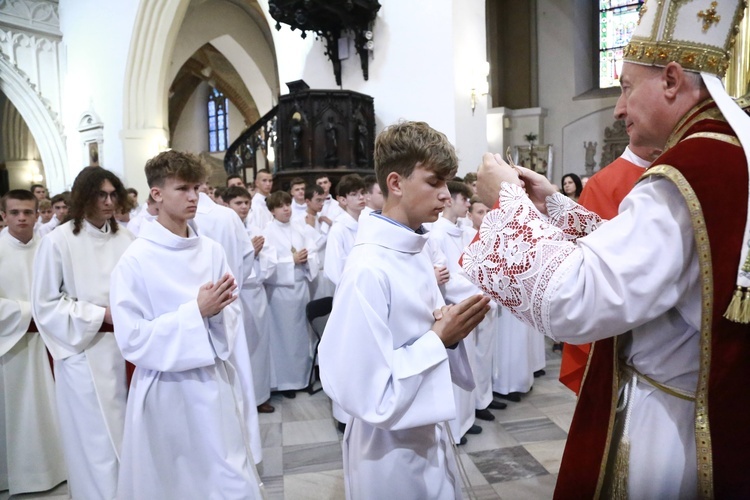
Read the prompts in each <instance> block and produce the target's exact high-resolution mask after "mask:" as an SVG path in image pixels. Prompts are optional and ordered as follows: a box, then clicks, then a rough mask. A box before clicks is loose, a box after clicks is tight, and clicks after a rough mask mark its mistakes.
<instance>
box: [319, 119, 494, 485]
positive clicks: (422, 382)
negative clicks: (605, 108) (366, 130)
mask: <svg viewBox="0 0 750 500" xmlns="http://www.w3.org/2000/svg"><path fill="white" fill-rule="evenodd" d="M457 167H458V160H457V158H456V153H455V150H454V148H453V146H452V145H451V144H450V143H449V142H448V139H447V138H446V137H445V135H443V134H442V133H440V132H437V131H436V130H434V129H432V128H431V127H429V125H427V124H426V123H422V122H402V123H398V124H396V125H392V126H390V127H388V128H386V129H385V130H384V131H383V132H381V133H380V135H379V136H378V138H377V139H376V141H375V171H376V173H377V177H378V182H379V183H380V187H381V189H382V190H383V193H384V196H385V206H384V207H383V212H382V214H371V215H370V216H368V217H367V218H366V219H364V220H362V222H361V224H360V227H359V231H358V233H357V241H356V243H355V246H354V248H353V249H352V251H351V253H350V254H349V258H348V259H347V263H346V267H345V269H344V272H343V276H342V279H341V282H340V283H339V287H338V289H337V292H336V298H335V299H334V304H333V312H332V313H331V316H330V318H329V320H328V324H327V326H326V330H325V333H324V335H323V339H322V342H321V344H320V348H319V353H320V374H321V379H322V381H323V387H324V389H325V391H326V393H327V394H328V395H329V396H330V397H331V399H333V400H334V401H336V402H337V403H338V404H339V405H341V407H342V408H343V409H344V411H346V412H347V413H348V414H350V415H351V416H352V417H353V418H352V420H351V421H350V423H349V425H348V426H347V430H346V433H345V435H344V442H343V445H342V446H343V459H344V475H345V486H346V493H347V497H348V498H350V499H370V498H372V499H375V498H378V499H380V498H429V499H456V498H461V480H460V479H459V476H458V472H457V467H456V463H455V456H454V453H453V448H452V447H451V444H450V437H449V431H448V429H447V425H446V422H447V421H449V420H451V419H453V418H455V417H456V407H455V403H454V400H453V391H452V387H451V383H452V382H456V383H457V384H459V385H461V386H462V387H463V388H465V389H468V390H470V389H472V388H473V380H472V374H471V369H470V367H469V362H468V359H467V357H466V351H465V349H464V348H463V345H462V343H461V340H462V339H463V338H464V337H465V336H466V335H467V334H468V333H469V332H470V331H471V330H473V329H474V328H475V327H476V325H477V324H479V322H480V321H481V320H482V318H483V317H484V315H485V314H486V313H487V311H488V310H489V299H488V298H486V297H482V296H481V295H475V296H473V297H471V298H469V299H467V300H465V301H463V302H461V303H460V304H457V305H454V306H444V302H443V299H442V296H441V294H440V290H439V288H438V285H437V283H436V281H435V274H434V271H433V267H432V262H431V261H430V259H429V256H428V255H427V254H426V253H424V252H422V249H423V247H424V245H425V243H426V241H427V235H426V234H424V232H423V229H422V223H423V222H428V221H431V222H434V221H435V220H436V219H437V217H438V215H439V213H440V211H441V210H442V209H443V206H444V205H445V202H446V200H447V199H448V198H449V196H450V195H449V193H448V190H447V189H446V186H445V182H446V179H449V178H451V177H452V176H453V175H454V173H455V171H456V169H457ZM436 317H437V318H439V319H437V320H436Z"/></svg>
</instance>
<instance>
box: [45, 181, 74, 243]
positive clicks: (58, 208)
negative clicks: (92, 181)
mask: <svg viewBox="0 0 750 500" xmlns="http://www.w3.org/2000/svg"><path fill="white" fill-rule="evenodd" d="M45 199H46V198H45ZM69 199H70V193H69V192H68V191H66V192H64V193H60V194H56V195H55V196H53V197H52V199H51V200H50V203H51V204H52V212H53V215H52V218H51V219H50V220H49V221H47V222H46V223H45V224H43V225H42V226H40V227H39V229H38V233H39V237H42V236H45V235H47V234H48V233H49V232H50V231H52V230H53V229H55V228H56V227H57V226H59V225H60V224H62V223H63V222H65V220H66V219H67V218H68V200H69Z"/></svg>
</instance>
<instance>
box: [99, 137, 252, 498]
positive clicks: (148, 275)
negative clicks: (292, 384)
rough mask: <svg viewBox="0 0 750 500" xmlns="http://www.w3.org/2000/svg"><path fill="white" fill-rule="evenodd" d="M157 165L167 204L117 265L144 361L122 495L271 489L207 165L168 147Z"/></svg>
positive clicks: (130, 413) (132, 334)
mask: <svg viewBox="0 0 750 500" xmlns="http://www.w3.org/2000/svg"><path fill="white" fill-rule="evenodd" d="M145 170H146V179H147V181H148V184H149V186H150V188H151V190H150V194H151V197H152V198H153V199H154V200H155V201H156V203H157V204H158V205H159V214H158V215H157V217H156V220H154V221H147V222H144V224H143V226H142V227H141V232H140V234H139V237H138V239H137V240H136V241H135V242H134V244H133V245H132V246H131V247H130V248H129V249H128V250H127V251H126V252H125V254H124V255H123V256H122V258H121V259H120V262H119V263H118V264H117V267H116V268H115V269H114V272H113V273H112V283H115V284H116V286H113V287H112V291H111V297H112V300H111V303H112V317H113V319H114V324H115V337H116V338H117V343H118V345H119V346H120V349H121V350H122V353H123V355H124V356H125V358H126V359H128V360H129V361H130V362H132V363H133V364H134V365H135V367H136V368H135V373H134V374H133V380H132V383H131V387H130V395H129V397H128V407H127V414H126V418H125V437H124V441H123V451H122V467H121V470H120V480H119V490H118V498H261V497H262V493H261V486H260V483H259V480H258V476H257V472H256V470H255V466H254V460H253V455H252V452H251V450H250V443H249V436H248V435H247V434H246V427H245V422H244V417H243V404H244V403H243V397H244V394H243V391H242V386H241V382H240V381H238V379H237V376H238V374H237V372H236V370H235V367H234V366H233V364H232V353H233V350H234V348H235V342H236V341H237V339H238V338H239V336H241V335H243V332H242V316H241V311H240V305H239V303H238V302H236V298H237V295H236V294H235V290H236V289H237V285H236V283H235V280H234V277H233V276H232V273H231V269H230V266H229V263H228V261H227V257H226V254H225V253H224V249H223V248H222V246H221V245H220V244H219V243H217V242H215V241H213V240H211V239H209V238H207V237H205V236H202V235H200V234H198V232H197V230H196V228H195V226H194V224H193V221H192V219H193V218H194V217H195V214H196V212H197V209H198V192H199V187H200V185H201V183H202V182H203V181H204V180H205V177H206V172H205V169H204V168H203V166H202V165H201V164H200V163H199V161H198V160H197V159H196V158H195V157H193V156H192V155H186V154H183V153H179V152H177V151H165V152H163V153H160V154H158V155H157V156H155V157H154V158H152V159H150V160H149V161H148V162H147V163H146V168H145Z"/></svg>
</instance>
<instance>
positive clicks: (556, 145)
mask: <svg viewBox="0 0 750 500" xmlns="http://www.w3.org/2000/svg"><path fill="white" fill-rule="evenodd" d="M582 1H585V0H537V2H538V3H537V20H538V30H537V32H538V40H539V105H540V106H541V107H542V108H545V109H546V110H547V118H546V119H545V122H544V141H545V143H547V144H552V145H553V155H554V157H553V164H554V166H553V171H552V174H553V180H554V181H555V182H558V183H559V180H560V178H561V177H562V175H563V174H565V173H568V172H574V173H578V174H582V173H584V172H585V164H584V161H585V155H584V153H585V151H584V149H583V141H594V142H598V143H599V146H598V149H597V152H596V156H595V158H596V160H597V163H598V162H599V159H600V157H601V147H602V145H603V143H604V128H605V127H607V126H610V125H612V122H613V121H614V118H613V117H612V114H611V113H610V112H608V111H607V110H608V109H612V108H613V107H614V105H615V102H616V100H617V98H616V97H608V98H594V99H582V100H576V101H574V100H573V97H575V96H576V95H577V94H579V93H580V92H581V91H582V90H583V87H584V86H585V84H584V83H582V82H581V79H582V78H583V76H582V75H587V74H588V73H586V72H588V71H590V66H587V65H586V62H587V60H584V59H583V58H585V57H587V56H586V52H587V51H586V47H585V45H586V44H584V43H582V41H581V40H580V37H581V30H582V29H587V28H586V26H585V24H586V22H588V20H586V19H584V20H580V19H576V12H577V10H578V9H579V8H580V6H578V5H576V4H577V3H579V2H582ZM581 24H584V26H583V27H582V26H580V25H581ZM576 51H578V52H576ZM582 51H583V52H584V53H583V54H581V52H582ZM577 54H578V56H579V57H577Z"/></svg>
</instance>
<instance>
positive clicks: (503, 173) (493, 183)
mask: <svg viewBox="0 0 750 500" xmlns="http://www.w3.org/2000/svg"><path fill="white" fill-rule="evenodd" d="M503 182H509V183H511V184H516V185H518V186H522V187H523V182H521V180H520V179H519V178H518V171H517V170H515V169H514V168H513V167H511V166H510V165H508V164H507V163H505V161H504V160H503V159H502V157H501V156H500V155H498V154H494V155H493V154H492V153H485V154H484V156H482V164H481V165H480V166H479V171H478V172H477V194H478V195H479V198H480V199H481V200H482V203H484V204H485V205H487V206H488V207H490V208H492V207H494V206H495V203H497V198H498V193H499V192H500V185H501V184H502V183H503Z"/></svg>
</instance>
